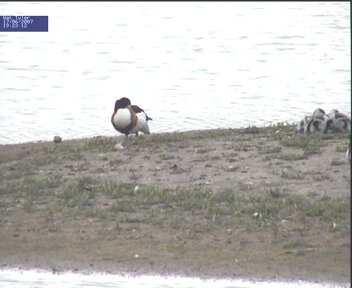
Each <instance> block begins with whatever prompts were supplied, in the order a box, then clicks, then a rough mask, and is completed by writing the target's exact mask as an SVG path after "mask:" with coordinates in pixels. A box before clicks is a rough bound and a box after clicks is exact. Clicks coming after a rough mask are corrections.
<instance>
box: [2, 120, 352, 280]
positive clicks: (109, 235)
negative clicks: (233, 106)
mask: <svg viewBox="0 0 352 288" xmlns="http://www.w3.org/2000/svg"><path fill="white" fill-rule="evenodd" d="M349 137H350V135H349V134H348V133H346V134H328V135H325V136H323V137H321V136H313V135H312V136H302V135H295V133H294V128H293V127H292V126H290V125H287V126H285V125H279V126H275V127H267V128H256V127H249V128H246V129H221V130H220V129H219V130H206V131H190V132H179V133H163V134H151V135H142V136H138V137H136V138H134V137H131V138H130V139H129V141H128V146H127V147H126V148H125V149H124V150H115V149H114V145H115V144H116V143H117V142H119V141H121V140H122V136H119V137H94V138H91V139H77V140H67V141H65V139H64V140H63V141H62V142H61V143H53V142H38V143H25V144H18V145H0V251H1V257H0V267H3V268H5V267H6V268H9V267H21V268H23V269H26V268H45V269H50V270H52V271H53V272H60V271H66V270H71V271H79V272H89V271H106V272H110V273H132V274H153V273H157V274H162V275H171V274H172V275H175V274H178V275H185V276H197V277H203V278H208V277H216V278H228V277H229V278H234V277H236V278H237V277H239V278H242V277H244V278H256V279H266V280H272V279H276V280H297V279H301V280H308V281H319V282H321V281H323V282H337V283H346V282H349V281H350V255H351V254H350V231H351V229H350V191H351V190H350V184H351V182H350V173H351V169H350V168H351V166H350V162H349V161H348V160H347V159H346V155H345V153H346V149H347V146H348V143H349Z"/></svg>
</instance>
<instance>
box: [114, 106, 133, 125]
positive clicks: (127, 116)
mask: <svg viewBox="0 0 352 288" xmlns="http://www.w3.org/2000/svg"><path fill="white" fill-rule="evenodd" d="M131 121H132V119H131V111H130V110H129V109H128V108H120V109H118V110H117V111H116V113H114V115H113V117H112V122H113V124H114V126H116V127H118V128H120V129H125V128H126V127H128V125H130V124H131Z"/></svg>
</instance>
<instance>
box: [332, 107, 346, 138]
mask: <svg viewBox="0 0 352 288" xmlns="http://www.w3.org/2000/svg"><path fill="white" fill-rule="evenodd" d="M328 117H329V120H328V121H329V123H328V124H329V129H330V130H332V131H333V132H343V131H351V117H350V116H348V115H346V114H344V113H341V112H340V111H338V110H337V109H333V110H331V112H330V113H329V114H328Z"/></svg>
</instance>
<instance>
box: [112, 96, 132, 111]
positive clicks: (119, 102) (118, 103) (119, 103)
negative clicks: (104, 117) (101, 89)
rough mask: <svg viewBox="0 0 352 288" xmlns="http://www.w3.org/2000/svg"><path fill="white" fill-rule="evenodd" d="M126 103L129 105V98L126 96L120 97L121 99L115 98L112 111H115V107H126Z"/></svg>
mask: <svg viewBox="0 0 352 288" xmlns="http://www.w3.org/2000/svg"><path fill="white" fill-rule="evenodd" d="M128 105H131V101H130V99H128V98H126V97H123V98H121V99H119V100H116V102H115V109H114V111H115V112H116V111H117V109H120V108H122V109H123V108H126V107H127V106H128Z"/></svg>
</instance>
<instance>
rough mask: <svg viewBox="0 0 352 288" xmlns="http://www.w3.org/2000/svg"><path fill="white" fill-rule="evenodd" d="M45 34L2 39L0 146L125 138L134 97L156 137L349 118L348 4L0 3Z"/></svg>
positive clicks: (4, 35)
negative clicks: (33, 18)
mask: <svg viewBox="0 0 352 288" xmlns="http://www.w3.org/2000/svg"><path fill="white" fill-rule="evenodd" d="M0 11H1V15H48V16H49V32H41V33H40V32H39V33H38V32H35V33H34V32H32V33H30V32H22V33H21V32H16V33H14V32H13V33H9V32H6V33H5V32H0V144H7V143H20V142H29V141H38V140H52V139H53V136H54V135H60V136H61V137H62V138H63V139H69V138H81V137H90V136H97V135H103V136H112V135H118V133H117V132H116V131H115V130H114V129H113V127H112V125H111V123H110V117H111V114H112V112H113V106H114V102H115V100H116V99H118V98H120V97H128V98H130V99H131V100H132V102H133V103H135V104H137V105H139V106H141V107H142V108H144V110H146V112H147V113H148V114H149V116H151V117H152V118H153V119H154V121H151V122H150V129H151V131H152V132H174V131H186V130H195V129H212V128H228V127H231V128H239V127H246V126H248V125H256V126H265V125H268V124H270V123H276V122H281V121H289V122H291V121H296V120H299V119H300V118H301V117H303V116H304V115H305V114H307V113H311V112H312V111H313V110H315V109H316V108H317V107H321V108H323V109H325V110H326V111H327V112H328V111H330V110H331V109H333V108H336V109H339V110H341V111H342V112H347V113H350V105H351V98H350V92H351V91H350V87H351V78H350V76H351V67H350V63H351V60H350V59H351V55H350V51H351V50H350V49H351V47H350V11H349V3H348V2H337V3H334V2H307V3H306V2H289V3H286V2H279V3H276V2H269V3H268V2H266V3H264V2H249V3H244V2H220V3H219V2H132V3H129V2H110V3H106V2H105V3H104V2H103V3H100V2H94V3H92V2H87V3H80V2H76V3H72V2H70V3H65V2H56V3H55V2H54V3H31V2H15V3H10V2H7V3H3V2H2V3H0Z"/></svg>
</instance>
